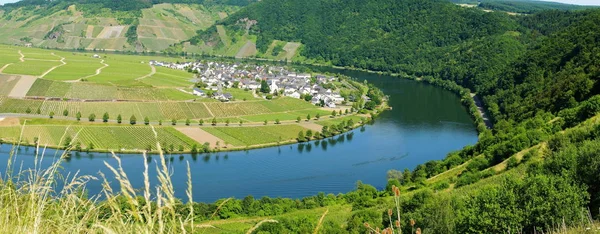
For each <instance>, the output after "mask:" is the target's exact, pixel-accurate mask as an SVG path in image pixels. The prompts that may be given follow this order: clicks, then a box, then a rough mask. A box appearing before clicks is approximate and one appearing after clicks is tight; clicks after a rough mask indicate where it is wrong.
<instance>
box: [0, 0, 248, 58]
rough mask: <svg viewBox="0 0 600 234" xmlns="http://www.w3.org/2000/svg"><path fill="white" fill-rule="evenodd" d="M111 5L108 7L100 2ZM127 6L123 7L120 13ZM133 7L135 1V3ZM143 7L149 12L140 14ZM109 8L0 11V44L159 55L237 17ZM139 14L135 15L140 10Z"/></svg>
mask: <svg viewBox="0 0 600 234" xmlns="http://www.w3.org/2000/svg"><path fill="white" fill-rule="evenodd" d="M104 2H110V1H104ZM129 2H130V1H124V2H122V5H119V6H120V7H121V8H123V7H125V6H127V5H129V4H127V3H129ZM133 2H134V1H133ZM144 6H147V8H142V7H144ZM111 7H114V6H112V5H101V4H92V3H86V4H79V3H74V2H70V1H58V2H56V4H52V5H36V4H34V3H28V2H27V1H26V2H19V3H18V4H12V5H11V4H9V5H7V6H4V7H2V14H0V30H2V31H3V33H2V34H1V35H0V43H5V44H21V45H24V44H27V43H31V44H32V46H35V47H45V48H61V49H87V50H94V49H97V50H120V51H123V50H125V51H138V52H141V51H161V50H163V49H165V48H167V47H169V46H170V45H172V44H175V43H177V42H180V41H184V40H187V39H189V38H191V37H192V36H194V35H195V34H196V31H197V30H202V29H206V28H208V27H210V26H211V25H212V24H213V23H214V22H215V21H217V20H219V19H221V18H222V17H224V16H226V15H228V14H231V13H233V12H235V11H237V10H238V9H239V8H240V7H239V6H233V5H214V4H212V5H199V4H171V3H163V4H157V5H152V4H150V5H147V4H146V5H144V4H142V5H139V4H138V5H136V7H135V8H133V9H129V8H124V9H123V10H121V8H117V9H116V10H113V9H112V8H111ZM138 8H139V9H138Z"/></svg>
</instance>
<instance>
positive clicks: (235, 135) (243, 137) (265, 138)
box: [202, 124, 306, 146]
mask: <svg viewBox="0 0 600 234" xmlns="http://www.w3.org/2000/svg"><path fill="white" fill-rule="evenodd" d="M202 129H203V130H205V131H207V132H209V133H210V134H213V135H215V136H216V137H219V138H221V139H222V140H223V141H226V142H227V143H228V144H231V145H234V146H249V145H261V144H269V143H275V142H284V141H289V140H294V139H296V137H297V136H298V132H300V131H306V129H305V128H303V127H301V126H300V125H296V124H289V125H267V126H260V127H203V128H202Z"/></svg>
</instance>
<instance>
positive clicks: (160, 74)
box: [142, 67, 194, 87]
mask: <svg viewBox="0 0 600 234" xmlns="http://www.w3.org/2000/svg"><path fill="white" fill-rule="evenodd" d="M193 77H194V76H193V74H191V73H188V72H187V71H180V70H175V69H170V68H165V67H156V74H154V75H152V76H150V77H148V78H145V79H143V80H142V82H144V83H146V84H149V85H152V86H155V87H189V86H190V85H192V84H193V83H192V82H191V81H190V80H192V79H193Z"/></svg>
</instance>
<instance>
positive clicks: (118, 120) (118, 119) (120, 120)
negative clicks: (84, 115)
mask: <svg viewBox="0 0 600 234" xmlns="http://www.w3.org/2000/svg"><path fill="white" fill-rule="evenodd" d="M106 115H107V117H106V118H107V119H108V113H107V114H106ZM122 121H123V117H122V116H121V114H119V115H118V116H117V123H121V122H122Z"/></svg>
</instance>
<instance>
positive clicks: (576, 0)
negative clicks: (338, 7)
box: [0, 0, 600, 6]
mask: <svg viewBox="0 0 600 234" xmlns="http://www.w3.org/2000/svg"><path fill="white" fill-rule="evenodd" d="M16 1H17V0H0V4H4V3H9V2H16ZM546 1H551V2H562V3H570V4H577V5H596V6H600V0H546Z"/></svg>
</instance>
